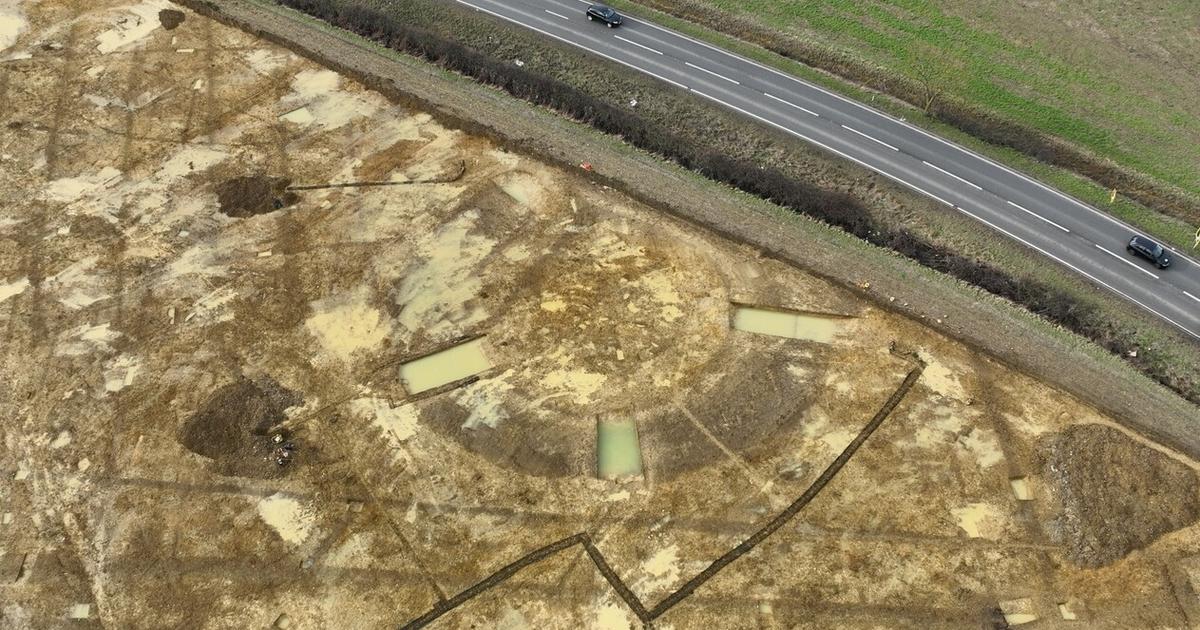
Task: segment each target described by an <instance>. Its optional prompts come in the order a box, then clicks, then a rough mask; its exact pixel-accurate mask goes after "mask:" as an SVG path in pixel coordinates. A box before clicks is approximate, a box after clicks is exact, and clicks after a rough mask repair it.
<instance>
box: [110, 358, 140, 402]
mask: <svg viewBox="0 0 1200 630" xmlns="http://www.w3.org/2000/svg"><path fill="white" fill-rule="evenodd" d="M141 371H142V362H141V360H139V359H138V358H137V357H132V356H129V355H121V356H119V357H117V358H115V359H113V360H112V361H109V362H108V363H107V364H105V368H104V391H106V392H109V393H115V392H119V391H121V390H122V389H125V388H126V387H128V386H129V385H132V384H133V379H134V377H135V376H137V375H138V373H139V372H141Z"/></svg>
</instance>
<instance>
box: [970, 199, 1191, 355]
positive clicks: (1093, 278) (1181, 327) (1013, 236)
mask: <svg viewBox="0 0 1200 630" xmlns="http://www.w3.org/2000/svg"><path fill="white" fill-rule="evenodd" d="M954 208H955V209H956V210H958V211H959V212H962V213H963V214H965V215H967V216H969V217H971V218H972V219H975V220H976V221H979V222H980V223H982V224H984V225H986V226H988V227H990V228H992V229H993V230H996V231H997V232H1000V233H1001V234H1004V235H1007V236H1008V237H1009V238H1011V239H1013V240H1015V241H1017V242H1020V243H1024V244H1025V246H1026V247H1029V248H1031V249H1033V250H1034V251H1038V252H1041V253H1043V254H1045V255H1046V256H1049V257H1050V258H1052V259H1054V260H1056V261H1058V263H1059V264H1061V265H1065V266H1066V267H1067V268H1069V269H1074V270H1075V271H1076V272H1078V273H1080V274H1082V275H1083V276H1084V277H1086V278H1087V279H1089V280H1091V281H1092V282H1095V283H1096V284H1098V285H1100V286H1102V287H1104V288H1106V289H1108V290H1109V291H1112V292H1113V293H1116V294H1117V295H1119V296H1121V297H1123V298H1125V299H1126V300H1129V301H1130V302H1133V303H1134V304H1137V305H1138V306H1140V307H1142V308H1144V309H1146V310H1147V311H1149V312H1151V313H1154V314H1155V315H1157V316H1158V317H1160V318H1162V320H1163V321H1165V322H1167V323H1169V324H1171V325H1172V326H1174V327H1176V328H1178V329H1179V330H1182V331H1183V332H1185V333H1187V334H1189V335H1191V336H1193V337H1195V338H1196V339H1200V334H1198V333H1195V332H1192V331H1191V329H1189V328H1188V327H1187V326H1184V325H1183V324H1180V323H1179V322H1177V321H1175V320H1173V319H1171V318H1170V317H1167V316H1166V315H1163V314H1162V313H1159V312H1158V311H1156V310H1154V309H1152V308H1150V307H1149V306H1147V305H1146V304H1145V303H1144V302H1142V301H1141V300H1138V299H1137V298H1135V297H1133V296H1132V295H1129V294H1128V293H1126V292H1124V291H1122V290H1120V289H1118V288H1116V287H1114V286H1113V285H1111V284H1109V283H1107V282H1105V281H1103V280H1101V279H1100V278H1097V277H1096V276H1093V275H1092V274H1090V273H1088V272H1086V271H1084V270H1083V269H1081V268H1079V267H1076V266H1075V265H1072V264H1071V263H1069V262H1067V261H1065V260H1063V259H1062V258H1059V257H1058V256H1055V255H1054V254H1051V253H1050V252H1048V251H1046V250H1044V249H1042V248H1041V247H1038V246H1037V245H1034V244H1033V243H1030V242H1029V241H1027V240H1025V239H1023V238H1021V237H1020V236H1017V235H1016V234H1013V233H1012V232H1009V231H1008V230H1006V229H1004V228H1002V227H1000V226H999V225H996V224H995V223H992V222H991V221H988V220H987V219H985V218H983V217H981V216H979V215H977V214H974V213H971V212H968V211H967V210H964V209H963V208H961V207H959V206H954ZM1096 247H1100V246H1099V245H1096ZM1101 249H1104V248H1101ZM1105 251H1107V250H1105ZM1109 253H1111V252H1109ZM1122 260H1124V259H1122ZM1143 271H1144V270H1143Z"/></svg>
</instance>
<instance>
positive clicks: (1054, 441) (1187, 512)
mask: <svg viewBox="0 0 1200 630" xmlns="http://www.w3.org/2000/svg"><path fill="white" fill-rule="evenodd" d="M1044 458H1045V471H1044V472H1045V476H1046V480H1047V483H1048V485H1049V487H1050V489H1051V490H1052V491H1053V492H1054V493H1055V495H1056V496H1057V497H1058V498H1059V500H1061V501H1062V512H1061V514H1059V516H1058V517H1057V518H1056V519H1055V520H1054V521H1053V522H1052V523H1051V524H1050V529H1051V536H1052V537H1053V538H1055V539H1056V541H1057V542H1060V543H1062V544H1065V545H1066V546H1067V557H1068V558H1070V560H1071V561H1072V562H1074V563H1075V564H1078V565H1080V566H1084V567H1099V566H1104V565H1106V564H1110V563H1112V562H1114V561H1116V560H1119V559H1121V558H1123V557H1125V556H1126V555H1127V554H1128V553H1129V552H1131V551H1133V550H1135V549H1141V548H1142V547H1145V546H1147V545H1149V544H1150V543H1152V542H1154V541H1155V540H1156V539H1157V538H1158V537H1159V536H1162V535H1163V534H1166V533H1168V532H1171V531H1174V530H1176V529H1179V528H1181V527H1185V526H1187V525H1189V524H1191V523H1192V522H1194V521H1195V520H1196V518H1197V517H1198V516H1200V496H1198V495H1197V491H1196V474H1195V472H1193V471H1192V469H1190V468H1188V467H1187V466H1185V465H1183V464H1181V463H1179V462H1177V461H1175V460H1173V459H1171V458H1170V457H1168V456H1166V455H1163V454H1162V453H1160V452H1158V451H1156V450H1154V449H1152V448H1150V447H1148V446H1145V445H1142V444H1139V443H1138V442H1135V441H1133V440H1132V439H1130V438H1129V437H1127V436H1126V435H1125V434H1124V433H1121V432H1120V431H1118V430H1116V429H1113V428H1110V427H1106V426H1103V425H1095V424H1092V425H1076V426H1072V427H1070V428H1068V429H1066V430H1065V431H1063V432H1061V433H1059V434H1058V435H1056V436H1054V437H1053V438H1051V439H1050V440H1049V441H1048V442H1047V443H1046V444H1045V452H1044Z"/></svg>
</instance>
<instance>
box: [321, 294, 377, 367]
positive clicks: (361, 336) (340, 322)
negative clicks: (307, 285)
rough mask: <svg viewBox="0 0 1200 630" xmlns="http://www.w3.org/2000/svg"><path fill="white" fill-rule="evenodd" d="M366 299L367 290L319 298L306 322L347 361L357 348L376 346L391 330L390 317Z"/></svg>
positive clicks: (327, 348)
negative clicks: (385, 316) (386, 316)
mask: <svg viewBox="0 0 1200 630" xmlns="http://www.w3.org/2000/svg"><path fill="white" fill-rule="evenodd" d="M367 300H368V294H367V292H366V291H365V290H359V291H355V292H353V293H349V294H344V295H336V296H331V297H328V298H325V299H322V300H317V301H316V302H313V303H312V308H313V315H312V317H309V318H308V319H307V320H306V321H305V322H304V326H305V328H307V329H308V331H309V332H310V333H312V335H313V336H314V337H316V338H317V341H319V342H320V344H321V347H322V348H324V349H325V351H326V352H328V353H330V354H332V355H334V356H336V357H338V358H339V359H342V360H343V361H348V360H350V358H351V357H352V356H353V355H354V354H355V353H356V352H361V351H369V350H373V349H375V348H377V347H378V346H379V345H380V344H381V343H383V340H384V339H387V338H388V336H389V335H390V334H391V332H392V323H391V321H389V320H387V319H385V318H384V317H383V314H382V313H380V311H379V309H376V308H374V307H372V306H371V305H370V304H369V303H368V302H367Z"/></svg>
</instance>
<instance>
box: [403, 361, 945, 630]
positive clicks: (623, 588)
mask: <svg viewBox="0 0 1200 630" xmlns="http://www.w3.org/2000/svg"><path fill="white" fill-rule="evenodd" d="M893 353H895V351H894V350H893ZM906 358H909V357H906ZM914 359H915V358H914ZM924 370H925V365H924V363H922V362H920V361H919V360H916V366H915V367H913V369H912V370H910V371H909V372H908V374H907V375H906V376H905V377H904V381H903V382H902V383H900V386H899V387H897V388H896V391H894V392H892V395H891V396H890V397H888V399H887V401H886V402H884V403H883V406H882V407H880V408H879V411H877V412H876V413H875V416H874V417H873V418H871V421H870V422H868V423H867V424H866V425H864V426H863V428H862V430H860V431H859V432H858V435H857V436H855V438H854V439H853V440H851V441H850V443H849V444H847V445H846V448H845V449H843V450H842V452H841V453H840V454H839V455H838V456H837V458H835V459H834V460H833V461H832V462H831V463H830V464H829V466H827V467H826V468H825V471H824V472H822V473H821V475H820V476H819V477H817V478H816V480H815V481H813V482H812V484H811V485H809V486H808V489H807V490H805V491H804V493H803V494H801V495H800V496H799V497H798V498H797V499H796V500H795V501H793V502H792V504H791V505H789V506H788V507H787V508H786V509H784V510H783V511H782V512H780V513H779V514H777V515H776V516H775V518H772V519H771V520H770V521H768V522H767V524H765V525H763V526H762V527H761V528H760V529H759V530H758V531H756V532H754V533H753V534H752V535H750V537H749V538H746V539H745V540H743V541H742V542H741V543H739V544H738V545H737V546H736V547H734V548H732V549H730V550H729V551H727V552H725V553H724V554H723V555H721V556H720V557H719V558H717V559H716V560H714V561H713V562H712V564H710V565H708V567H707V568H706V569H704V570H703V571H701V572H700V573H697V574H696V575H695V577H693V578H692V579H690V580H688V581H687V582H686V583H684V584H683V586H680V587H679V588H678V589H676V590H675V592H673V593H671V594H670V595H668V596H666V597H665V598H663V600H662V601H660V602H659V603H658V604H655V605H654V607H653V608H650V609H647V608H646V605H645V604H644V603H643V602H642V600H640V599H638V596H637V595H636V594H634V592H633V591H632V590H630V588H629V586H628V585H626V584H625V582H624V581H623V580H621V577H620V576H618V575H617V573H616V571H614V570H613V568H612V567H611V566H610V565H609V564H608V561H607V560H605V558H604V554H603V553H601V552H600V550H599V549H598V548H597V547H596V546H595V545H594V544H593V543H592V538H591V536H590V535H588V533H587V532H580V533H578V534H574V535H571V536H568V537H566V538H563V539H561V540H558V541H555V542H552V543H550V544H548V545H546V546H544V547H541V548H539V549H535V550H534V551H531V552H529V553H527V554H525V555H524V556H522V557H520V558H518V559H517V560H514V561H513V562H510V563H509V564H507V565H505V566H504V567H502V568H501V569H500V570H498V571H496V572H494V573H492V574H491V575H489V576H487V577H485V578H483V579H482V580H480V581H478V582H476V583H475V584H474V585H472V586H470V587H468V588H467V589H465V590H463V591H462V592H460V593H458V594H457V595H455V596H453V597H451V598H449V599H442V600H440V601H438V602H437V604H435V605H434V607H433V608H431V609H430V610H429V611H428V612H426V613H425V614H423V615H421V616H420V617H417V618H416V619H413V620H412V621H409V622H408V623H407V624H405V625H404V626H403V630H415V629H417V628H424V627H425V626H427V625H429V624H431V623H433V622H434V621H436V620H437V619H438V618H439V617H441V616H442V615H445V614H446V613H448V612H450V611H452V610H454V609H455V608H457V607H459V606H461V605H462V604H464V603H466V602H467V601H469V600H471V599H473V598H475V597H476V596H477V595H480V594H482V593H484V592H485V591H487V590H489V589H491V588H492V587H495V586H499V585H500V584H501V583H502V582H504V581H505V580H507V579H509V578H510V577H512V576H513V575H515V574H516V573H517V572H518V571H520V570H521V569H524V568H526V567H528V566H531V565H533V564H536V563H538V562H540V561H542V560H545V559H546V558H548V557H550V556H552V555H554V554H556V553H558V552H560V551H563V550H564V549H568V548H570V547H573V546H575V545H581V546H582V547H583V549H584V551H586V552H587V555H588V557H589V558H591V560H592V563H593V564H594V565H595V566H596V569H597V570H599V571H600V574H601V575H603V576H604V579H605V580H608V583H609V585H611V586H612V587H613V590H615V591H616V592H617V595H619V596H620V597H621V599H622V600H623V601H624V602H625V604H626V605H627V606H629V608H630V609H631V610H632V611H633V613H634V614H635V615H637V618H638V620H639V621H641V622H642V624H643V625H644V626H645V627H647V628H649V627H651V625H652V624H653V622H654V620H655V619H657V618H659V617H661V616H662V615H664V614H666V613H667V611H669V610H671V609H672V608H674V607H675V606H676V605H678V604H679V603H680V602H682V601H683V600H684V599H685V598H687V597H688V596H689V595H691V594H692V593H693V592H695V590H696V589H698V588H700V587H701V586H703V585H704V583H705V582H707V581H709V580H710V579H712V578H713V577H714V576H716V574H717V573H719V572H720V571H721V569H724V568H725V567H726V566H728V565H730V564H731V563H733V561H734V560H737V559H738V558H740V557H742V556H743V555H745V554H747V553H749V552H750V551H752V550H753V549H754V548H755V547H756V546H758V544H759V543H761V542H763V541H764V540H766V539H767V537H768V536H770V535H771V534H773V533H775V531H776V530H778V529H779V528H780V527H783V526H784V524H786V523H787V522H788V521H790V520H792V518H794V517H795V516H796V514H798V513H799V512H800V510H802V509H804V507H805V506H806V505H808V504H809V503H810V502H811V501H812V500H813V499H814V498H816V496H817V494H819V493H820V492H821V490H823V489H824V488H825V486H826V485H828V484H829V482H830V481H832V480H833V478H834V477H835V476H837V474H838V473H839V472H840V471H841V470H842V468H843V467H844V466H845V465H846V464H847V463H848V462H849V461H850V458H852V457H854V455H855V453H857V452H858V449H859V448H860V447H861V446H862V445H863V443H864V442H866V441H867V438H869V437H871V434H872V433H874V432H875V430H876V429H878V428H879V426H880V425H881V424H883V421H884V420H885V419H886V418H887V417H888V416H889V415H890V414H891V413H892V411H893V410H895V409H896V407H897V406H898V405H899V404H900V402H901V401H902V400H903V399H904V397H905V395H906V394H908V391H909V390H910V389H912V387H913V385H915V384H916V382H917V379H918V378H920V377H921V373H922V372H923V371H924Z"/></svg>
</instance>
